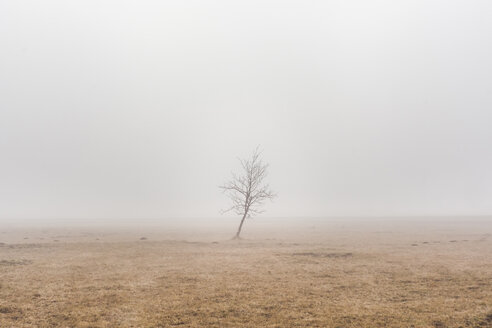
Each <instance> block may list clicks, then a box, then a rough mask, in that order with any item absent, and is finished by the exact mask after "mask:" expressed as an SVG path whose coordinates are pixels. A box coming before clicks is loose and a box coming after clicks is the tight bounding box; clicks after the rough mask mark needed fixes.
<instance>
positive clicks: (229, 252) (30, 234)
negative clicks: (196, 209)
mask: <svg viewBox="0 0 492 328" xmlns="http://www.w3.org/2000/svg"><path fill="white" fill-rule="evenodd" d="M201 224H202V225H201V226H200V227H194V226H193V225H192V224H191V223H187V224H183V225H181V226H179V227H172V228H171V227H167V226H165V225H163V226H158V225H154V226H143V227H142V226H136V227H130V226H127V227H124V228H122V227H118V228H115V227H111V226H106V227H94V226H87V227H83V226H80V227H71V228H61V227H60V226H52V227H44V228H42V227H38V228H35V227H33V228H29V229H28V228H25V227H14V226H12V227H4V228H3V229H0V242H1V243H2V244H0V327H16V328H17V327H174V326H180V327H492V229H491V228H492V220H490V219H489V218H480V219H477V218H459V219H453V218H447V219H446V218H440V219H436V220H431V219H413V220H412V219H405V220H404V219H390V218H387V219H372V220H371V219H364V220H362V219H297V220H294V219H291V220H282V219H264V220H263V221H262V219H261V218H257V219H255V220H254V221H251V220H250V221H248V222H246V223H245V229H244V236H243V237H244V239H243V240H230V238H229V237H232V236H233V235H234V232H235V231H234V228H235V224H236V222H235V221H231V223H228V224H226V225H221V224H220V222H219V223H217V222H216V223H214V224H212V225H210V226H208V225H207V224H205V223H203V222H202V223H201ZM137 227H138V228H137ZM204 227H206V228H204Z"/></svg>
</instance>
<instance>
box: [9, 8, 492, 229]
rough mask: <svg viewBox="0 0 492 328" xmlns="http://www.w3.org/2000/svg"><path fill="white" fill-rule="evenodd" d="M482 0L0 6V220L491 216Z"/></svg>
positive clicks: (487, 46) (490, 70) (490, 97)
mask: <svg viewBox="0 0 492 328" xmlns="http://www.w3.org/2000/svg"><path fill="white" fill-rule="evenodd" d="M491 12H492V4H491V3H490V2H489V1H475V0H472V1H464V0H461V1H351V0H349V1H347V0H343V1H138V2H137V1H79V2H74V1H51V0H47V1H13V0H6V1H1V2H0V222H2V220H11V219H27V218H29V219H32V218H39V219H48V218H66V219H67V220H68V219H80V218H92V219H95V218H102V219H114V218H126V219H132V218H170V217H216V216H219V210H220V209H223V208H224V207H227V202H228V200H227V198H226V197H225V196H224V195H222V194H221V192H220V190H219V188H218V186H219V185H220V184H222V183H223V182H224V181H226V180H227V179H228V178H229V177H230V172H231V171H237V170H238V169H239V163H238V161H237V157H247V156H249V155H250V153H251V152H252V151H253V150H254V148H255V147H256V146H257V145H261V148H262V149H263V150H264V151H263V159H264V161H266V162H268V163H269V164H270V168H269V177H268V179H267V180H268V182H269V183H270V185H271V187H272V189H273V190H275V192H276V193H277V194H278V197H277V198H276V200H275V202H274V203H272V204H267V206H266V211H267V212H266V214H264V216H343V215H356V216H374V215H490V214H492V169H491V168H492V129H491V123H492V61H491V58H492V38H491V35H492V20H491V19H490V14H491Z"/></svg>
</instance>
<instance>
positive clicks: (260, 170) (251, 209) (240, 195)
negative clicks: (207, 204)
mask: <svg viewBox="0 0 492 328" xmlns="http://www.w3.org/2000/svg"><path fill="white" fill-rule="evenodd" d="M260 155H261V152H260V150H259V147H257V148H256V149H255V151H254V152H253V154H252V155H251V157H250V158H249V159H239V161H240V163H241V166H242V169H243V170H242V173H241V174H240V175H237V174H234V173H232V178H231V180H230V181H228V182H227V183H225V184H223V185H222V186H219V188H221V189H222V191H223V192H224V193H225V194H226V195H227V196H228V197H229V198H230V199H231V201H232V206H231V207H230V208H229V209H227V210H225V211H223V213H227V212H230V211H233V212H235V213H236V214H237V215H241V216H242V219H241V223H240V224H239V228H238V229H237V232H236V236H235V237H234V238H235V239H238V238H239V235H240V234H241V229H242V227H243V223H244V220H245V219H246V218H247V217H252V216H253V215H256V214H260V213H263V212H264V211H263V210H262V209H261V207H262V206H263V205H264V203H265V201H267V200H272V199H273V198H275V196H276V195H275V194H274V193H273V191H272V190H270V186H269V185H268V184H266V183H265V182H264V180H265V178H266V176H267V169H268V164H263V162H262V160H261V158H260Z"/></svg>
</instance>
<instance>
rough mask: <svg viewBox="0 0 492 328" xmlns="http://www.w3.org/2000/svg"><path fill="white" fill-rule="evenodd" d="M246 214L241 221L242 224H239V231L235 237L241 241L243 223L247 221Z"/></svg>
mask: <svg viewBox="0 0 492 328" xmlns="http://www.w3.org/2000/svg"><path fill="white" fill-rule="evenodd" d="M246 214H248V213H244V215H243V218H242V219H241V223H240V224H239V229H237V232H236V236H235V237H234V239H239V234H240V233H241V229H242V228H243V223H244V219H246Z"/></svg>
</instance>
